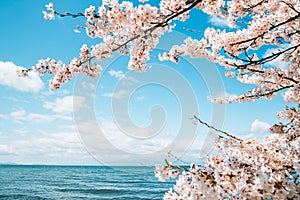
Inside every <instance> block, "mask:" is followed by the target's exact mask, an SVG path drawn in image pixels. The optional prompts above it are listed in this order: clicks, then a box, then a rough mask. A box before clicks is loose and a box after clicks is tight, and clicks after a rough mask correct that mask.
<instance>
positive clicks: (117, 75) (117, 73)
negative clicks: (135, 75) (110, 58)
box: [108, 70, 125, 80]
mask: <svg viewBox="0 0 300 200" xmlns="http://www.w3.org/2000/svg"><path fill="white" fill-rule="evenodd" d="M108 73H109V74H110V75H111V76H113V77H115V78H117V79H118V80H121V79H123V78H125V74H124V72H122V71H121V70H119V71H115V70H109V72H108Z"/></svg>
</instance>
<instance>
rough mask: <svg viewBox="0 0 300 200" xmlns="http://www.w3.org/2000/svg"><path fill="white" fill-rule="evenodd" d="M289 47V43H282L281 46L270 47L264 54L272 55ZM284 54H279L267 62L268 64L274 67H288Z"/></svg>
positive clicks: (265, 55)
mask: <svg viewBox="0 0 300 200" xmlns="http://www.w3.org/2000/svg"><path fill="white" fill-rule="evenodd" d="M286 48H288V45H281V47H280V48H269V49H268V50H267V51H266V52H265V53H264V55H263V57H267V56H271V55H272V54H274V53H278V52H279V51H282V50H284V49H286ZM282 59H283V54H282V55H280V56H278V57H277V58H276V59H274V60H271V61H269V62H268V63H267V65H270V66H272V67H277V68H281V69H286V68H287V66H288V62H283V61H282Z"/></svg>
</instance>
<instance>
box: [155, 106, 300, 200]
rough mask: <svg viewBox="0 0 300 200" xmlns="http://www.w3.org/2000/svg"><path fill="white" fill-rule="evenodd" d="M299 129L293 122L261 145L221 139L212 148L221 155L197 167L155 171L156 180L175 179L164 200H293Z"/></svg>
mask: <svg viewBox="0 0 300 200" xmlns="http://www.w3.org/2000/svg"><path fill="white" fill-rule="evenodd" d="M289 111H290V110H289ZM294 112H296V110H295V109H294ZM297 112H299V110H298V111H297ZM294 114H295V113H294ZM297 114H299V113H297ZM297 114H296V115H297ZM289 116H290V114H289ZM298 116H299V115H298ZM274 126H275V125H274ZM274 126H273V127H274ZM277 126H280V125H277ZM293 126H294V127H293ZM295 126H297V127H295ZM298 126H299V121H298V122H297V123H296V124H295V123H294V122H293V125H290V126H289V127H285V128H283V129H281V128H279V129H277V131H278V130H280V131H279V132H276V133H275V132H274V133H273V134H272V135H269V136H266V137H265V138H264V139H263V140H262V141H258V140H255V139H250V140H249V139H248V140H241V139H238V140H237V139H234V138H224V137H221V136H220V137H219V138H218V139H217V141H216V146H217V148H218V150H219V152H220V153H221V154H220V155H210V156H208V157H207V159H206V162H205V164H204V165H202V166H197V165H195V164H193V163H192V164H191V166H190V167H189V168H184V167H180V166H174V165H172V164H171V163H168V165H167V166H161V165H158V166H156V169H155V174H156V176H157V177H158V178H159V180H161V181H165V180H167V179H170V178H174V177H176V178H178V179H177V181H176V185H175V186H174V187H173V188H171V189H170V190H169V191H168V192H167V193H166V194H165V196H164V199H174V200H175V199H176V200H177V199H270V198H272V199H298V198H299V192H300V185H299V183H300V179H299V176H300V160H299V158H300V141H299V136H300V133H299V131H298V130H297V129H296V128H298ZM273 127H272V128H273ZM293 128H295V129H294V130H293Z"/></svg>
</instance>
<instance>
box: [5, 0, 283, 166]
mask: <svg viewBox="0 0 300 200" xmlns="http://www.w3.org/2000/svg"><path fill="white" fill-rule="evenodd" d="M52 2H53V3H54V6H55V8H56V9H57V10H58V11H68V12H73V13H76V12H83V11H84V9H85V8H86V7H88V6H89V5H90V4H93V5H99V4H100V1H94V0H93V1H90V0H89V1H87V0H72V1H70V0H56V1H52ZM47 3H48V1H44V0H39V1H30V0H10V1H0V17H1V19H2V20H1V21H0V26H1V29H0V34H1V37H0V44H1V45H0V102H1V104H0V163H5V162H15V163H24V164H81V165H97V164H108V165H131V164H141V163H142V164H149V165H152V164H155V163H158V162H163V158H164V157H166V154H165V152H166V151H167V150H173V151H174V152H175V153H176V154H177V155H182V156H183V159H185V160H187V161H199V159H200V155H202V154H201V147H202V145H203V144H204V143H206V144H210V142H211V141H212V137H208V136H207V132H208V131H207V129H206V128H205V127H202V126H199V127H196V126H194V125H193V124H192V123H191V121H190V119H189V118H190V117H192V116H193V115H194V114H196V115H198V116H200V117H201V118H202V119H204V120H205V121H207V122H212V121H214V120H216V123H217V124H218V123H219V124H222V122H224V126H223V129H225V130H226V131H229V132H233V133H234V134H236V135H244V136H246V135H256V136H257V137H261V136H262V135H263V134H265V132H266V128H267V127H268V126H269V125H270V124H272V123H275V122H276V121H277V119H276V116H275V113H276V112H277V111H280V110H281V108H282V106H283V102H282V100H281V98H276V99H275V100H272V101H271V102H270V101H267V100H259V101H257V102H254V103H245V104H231V105H226V106H225V107H226V108H225V107H222V106H215V105H213V104H212V103H210V102H209V101H208V100H207V97H208V96H209V93H215V94H217V93H222V91H223V92H226V93H229V94H233V93H238V94H240V93H242V91H245V90H247V89H249V88H250V87H249V86H243V85H241V84H239V83H238V82H237V81H236V80H234V79H225V78H224V75H223V73H224V70H223V69H222V68H220V67H215V65H214V64H212V63H209V62H207V61H205V60H197V61H193V60H191V59H189V58H182V59H181V62H180V63H179V64H178V65H175V64H172V63H170V62H164V63H160V62H159V61H158V60H157V59H156V58H155V57H154V58H153V59H152V60H151V61H150V62H149V63H152V66H153V67H152V68H151V69H149V70H148V72H147V73H144V74H139V73H135V72H131V71H128V70H127V65H126V62H127V61H128V58H126V57H118V55H115V57H114V58H113V59H111V60H107V61H104V63H103V65H104V67H105V69H104V72H103V73H102V74H101V76H100V77H98V78H97V79H90V78H87V77H84V76H79V77H77V78H76V79H75V80H73V81H71V82H69V83H67V84H66V85H64V86H63V87H62V88H61V89H59V90H57V91H53V92H50V91H49V89H48V82H49V80H50V78H51V77H41V78H40V77H37V76H34V75H33V76H32V77H31V78H30V79H23V78H19V77H17V76H16V75H15V71H16V69H18V67H25V68H28V67H31V66H32V65H35V64H36V63H37V61H38V60H39V59H42V58H47V57H51V58H55V59H58V60H62V61H63V62H68V61H69V60H70V59H72V58H73V57H76V56H78V54H79V49H80V47H81V45H82V44H83V43H86V44H88V45H92V44H97V43H98V42H100V40H99V39H94V40H92V39H90V38H88V37H87V36H86V35H85V33H75V32H74V31H73V30H74V29H75V28H76V26H77V25H83V24H84V21H83V19H72V18H56V20H54V21H46V20H44V19H43V15H42V10H45V5H46V4H47ZM150 3H151V1H150ZM199 18H201V22H200V23H199ZM177 24H178V25H177V27H176V31H177V32H175V33H172V34H171V35H167V36H166V37H165V38H163V39H162V42H161V44H160V46H159V47H158V48H157V50H155V51H154V52H153V53H152V54H153V55H157V54H158V53H161V52H163V51H164V50H167V49H168V48H169V47H170V46H171V45H172V42H177V41H181V40H183V38H184V37H186V36H187V35H191V36H192V37H195V38H200V37H201V35H202V33H203V30H204V28H205V27H207V26H215V25H218V26H221V28H224V27H225V28H226V23H225V22H224V21H222V20H220V19H218V18H216V17H208V16H206V15H204V14H203V13H201V12H199V11H197V12H192V17H191V19H190V20H188V21H187V22H186V23H184V24H180V23H177ZM184 27H185V28H189V29H197V30H200V32H196V33H191V32H188V31H186V30H184ZM170 38H171V40H170ZM168 39H169V40H168ZM174 44H175V43H174ZM213 108H215V109H216V110H217V111H216V113H213V111H212V109H213ZM224 109H225V110H224ZM212 123H214V122H212Z"/></svg>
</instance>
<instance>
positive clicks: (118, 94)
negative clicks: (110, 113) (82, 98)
mask: <svg viewBox="0 0 300 200" xmlns="http://www.w3.org/2000/svg"><path fill="white" fill-rule="evenodd" d="M126 95H128V92H127V91H126V90H119V91H116V92H110V93H104V94H103V95H102V96H104V97H110V98H115V99H122V98H124V97H125V96H126Z"/></svg>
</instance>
